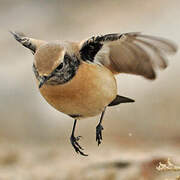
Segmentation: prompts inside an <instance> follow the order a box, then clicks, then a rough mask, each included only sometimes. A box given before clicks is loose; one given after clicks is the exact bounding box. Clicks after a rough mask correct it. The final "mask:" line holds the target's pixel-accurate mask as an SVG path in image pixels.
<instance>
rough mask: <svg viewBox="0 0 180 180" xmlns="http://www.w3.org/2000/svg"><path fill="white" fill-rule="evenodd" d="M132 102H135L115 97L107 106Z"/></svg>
mask: <svg viewBox="0 0 180 180" xmlns="http://www.w3.org/2000/svg"><path fill="white" fill-rule="evenodd" d="M132 102H135V100H133V99H130V98H127V97H123V96H119V95H117V96H116V98H115V99H114V100H113V101H112V102H111V103H110V104H109V105H108V106H116V105H118V104H121V103H132Z"/></svg>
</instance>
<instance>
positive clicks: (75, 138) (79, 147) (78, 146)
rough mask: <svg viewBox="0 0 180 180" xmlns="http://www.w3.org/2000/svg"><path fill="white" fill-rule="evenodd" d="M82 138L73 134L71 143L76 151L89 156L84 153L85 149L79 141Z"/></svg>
mask: <svg viewBox="0 0 180 180" xmlns="http://www.w3.org/2000/svg"><path fill="white" fill-rule="evenodd" d="M80 138H81V136H78V137H74V136H73V135H72V136H71V138H70V141H71V144H72V146H73V148H74V149H75V151H76V152H77V153H79V154H81V155H82V156H88V155H87V154H84V153H83V152H82V151H81V150H84V149H83V148H82V147H81V146H80V145H79V143H78V142H77V141H79V140H80Z"/></svg>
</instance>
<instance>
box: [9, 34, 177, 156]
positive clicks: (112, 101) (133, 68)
mask: <svg viewBox="0 0 180 180" xmlns="http://www.w3.org/2000/svg"><path fill="white" fill-rule="evenodd" d="M11 33H12V34H13V36H14V38H15V39H16V40H17V41H19V42H20V43H21V44H22V45H23V46H25V47H26V48H28V49H30V50H31V52H32V53H33V54H34V62H33V71H34V74H35V76H36V80H37V84H38V87H39V90H40V93H41V94H42V96H43V97H44V98H45V99H46V101H47V102H48V103H49V104H50V105H52V106H53V107H54V108H55V109H57V110H58V111H60V112H63V113H65V114H67V115H69V116H70V117H72V118H74V125H73V130H72V134H71V137H70V141H71V144H72V146H73V147H74V149H75V151H76V152H77V153H80V154H81V155H84V156H86V154H85V153H84V152H83V148H82V147H81V146H80V145H79V143H78V140H79V139H80V136H78V137H75V135H74V132H75V127H76V123H77V120H79V119H82V118H86V117H91V116H96V115H98V114H100V113H102V114H101V118H100V121H99V124H98V125H97V127H96V141H97V143H98V145H99V144H100V143H101V141H102V130H103V127H102V125H101V124H102V119H103V115H104V112H105V109H106V107H107V106H114V105H117V104H120V103H128V102H134V100H132V99H130V98H126V97H123V96H119V95H117V85H116V80H115V77H114V75H115V74H118V73H130V74H135V75H141V76H144V77H145V78H147V79H151V80H153V79H155V78H156V72H155V70H156V68H161V69H165V68H166V67H167V60H166V55H168V54H174V53H175V52H176V51H177V47H176V45H175V44H174V43H172V42H171V41H169V40H167V39H164V38H159V37H155V36H149V35H143V34H141V33H139V32H132V33H124V34H118V33H116V34H107V35H101V36H93V37H92V38H90V39H87V40H84V41H81V42H67V41H66V42H58V41H55V42H46V41H42V40H37V39H32V38H29V37H26V36H24V35H23V34H21V33H15V32H11Z"/></svg>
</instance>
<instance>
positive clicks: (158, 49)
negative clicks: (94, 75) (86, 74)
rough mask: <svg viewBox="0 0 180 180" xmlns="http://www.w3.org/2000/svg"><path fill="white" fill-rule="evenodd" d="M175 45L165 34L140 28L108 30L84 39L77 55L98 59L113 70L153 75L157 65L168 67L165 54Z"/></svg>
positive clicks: (153, 76) (174, 48)
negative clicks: (151, 34) (162, 35)
mask: <svg viewBox="0 0 180 180" xmlns="http://www.w3.org/2000/svg"><path fill="white" fill-rule="evenodd" d="M176 51H177V46H176V45H175V44H174V43H173V42H171V41H169V40H167V39H164V38H159V37H155V36H149V35H143V34H141V33H139V32H132V33H124V34H107V35H104V36H96V37H92V38H90V39H88V40H87V41H84V42H83V43H82V45H81V49H80V55H81V58H82V59H83V60H84V61H91V62H96V63H101V64H103V65H104V66H106V67H107V68H109V69H110V70H111V71H112V72H113V73H130V74H136V75H142V76H144V77H146V78H148V79H155V77H156V73H155V70H156V68H161V69H165V68H166V67H167V59H166V56H167V55H169V54H174V53H175V52H176Z"/></svg>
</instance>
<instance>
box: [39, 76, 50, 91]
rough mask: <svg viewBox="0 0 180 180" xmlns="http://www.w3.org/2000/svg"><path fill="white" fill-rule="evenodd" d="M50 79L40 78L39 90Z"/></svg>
mask: <svg viewBox="0 0 180 180" xmlns="http://www.w3.org/2000/svg"><path fill="white" fill-rule="evenodd" d="M48 79H49V78H48V77H46V76H41V77H40V78H39V89H40V88H41V87H42V85H43V84H44V83H45V82H46V81H47V80H48Z"/></svg>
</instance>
